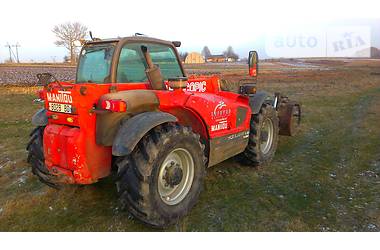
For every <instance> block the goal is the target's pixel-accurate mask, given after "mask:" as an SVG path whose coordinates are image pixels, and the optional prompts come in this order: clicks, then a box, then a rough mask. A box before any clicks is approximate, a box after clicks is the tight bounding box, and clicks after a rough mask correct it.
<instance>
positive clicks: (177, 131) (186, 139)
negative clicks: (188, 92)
mask: <svg viewBox="0 0 380 250" xmlns="http://www.w3.org/2000/svg"><path fill="white" fill-rule="evenodd" d="M175 149H186V150H187V151H188V152H189V153H190V154H191V157H192V159H193V163H194V171H193V172H194V175H193V176H194V177H193V180H192V183H191V184H190V185H191V187H190V189H189V191H188V193H187V194H186V196H184V198H183V200H181V201H180V202H179V203H178V204H175V205H168V204H166V203H165V202H164V201H163V199H162V198H161V197H160V194H159V191H158V189H159V188H158V185H159V184H158V181H159V171H160V168H163V166H162V165H161V164H163V162H164V161H165V159H166V157H167V156H168V155H169V154H170V153H171V152H173V151H174V150H175ZM205 162H206V157H205V156H204V145H203V144H201V143H200V137H199V135H198V134H195V133H194V132H192V131H191V129H190V128H188V127H182V126H179V125H176V124H165V125H160V126H158V127H156V128H154V129H153V130H152V131H150V132H149V133H148V134H147V135H145V136H144V137H143V139H142V140H141V141H140V142H139V143H138V145H137V146H136V148H135V149H134V151H133V152H132V153H131V154H130V155H127V156H123V157H118V159H117V160H116V165H117V167H118V173H117V180H116V187H117V191H118V193H119V200H120V203H121V205H122V208H124V209H125V208H126V209H127V210H128V211H129V212H130V213H131V214H132V215H133V216H134V217H136V218H137V219H139V220H141V221H142V222H144V223H146V224H148V225H150V226H153V227H157V228H165V227H167V226H170V225H173V224H175V223H176V222H178V221H179V219H181V218H182V217H183V216H185V215H186V214H187V213H188V212H189V211H190V209H191V208H192V207H193V206H194V205H195V203H196V202H197V200H198V197H199V194H200V192H201V189H202V187H203V180H204V176H205Z"/></svg>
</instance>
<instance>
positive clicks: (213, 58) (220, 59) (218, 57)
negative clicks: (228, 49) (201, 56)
mask: <svg viewBox="0 0 380 250" xmlns="http://www.w3.org/2000/svg"><path fill="white" fill-rule="evenodd" d="M206 61H207V62H211V63H224V62H226V61H227V58H226V57H225V56H224V55H211V56H209V57H207V60H206Z"/></svg>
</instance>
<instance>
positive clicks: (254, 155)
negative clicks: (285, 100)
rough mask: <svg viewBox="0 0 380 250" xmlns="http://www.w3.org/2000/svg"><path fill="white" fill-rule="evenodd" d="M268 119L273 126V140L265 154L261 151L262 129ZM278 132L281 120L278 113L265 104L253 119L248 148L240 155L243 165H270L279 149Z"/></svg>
mask: <svg viewBox="0 0 380 250" xmlns="http://www.w3.org/2000/svg"><path fill="white" fill-rule="evenodd" d="M266 119H269V120H270V121H271V122H272V124H273V139H272V143H271V145H270V147H269V146H268V149H267V151H265V152H263V150H262V149H261V142H262V140H263V136H262V135H263V134H262V127H263V123H264V121H265V120H266ZM278 132H279V119H278V116H277V111H276V110H275V109H274V108H273V106H272V105H270V104H269V103H264V104H263V105H262V106H261V108H260V112H259V113H258V114H255V115H252V117H251V123H250V133H249V142H248V146H247V148H246V149H245V151H244V152H243V153H242V154H241V155H240V156H241V157H240V159H241V160H242V161H243V163H244V164H248V165H251V166H265V165H268V164H269V163H270V162H271V161H272V159H273V157H274V154H275V152H276V149H277V144H278V137H279V135H278ZM268 145H269V144H268Z"/></svg>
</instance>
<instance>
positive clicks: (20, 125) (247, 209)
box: [0, 61, 380, 231]
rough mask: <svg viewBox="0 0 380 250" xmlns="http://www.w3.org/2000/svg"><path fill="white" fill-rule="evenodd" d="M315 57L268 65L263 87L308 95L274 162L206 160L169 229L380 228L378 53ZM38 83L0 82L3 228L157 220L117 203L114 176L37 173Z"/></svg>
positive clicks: (101, 227) (115, 227)
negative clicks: (193, 197)
mask: <svg viewBox="0 0 380 250" xmlns="http://www.w3.org/2000/svg"><path fill="white" fill-rule="evenodd" d="M313 63H314V64H315V65H316V67H315V68H313V69H310V68H308V67H304V68H302V67H301V68H297V67H290V66H289V65H284V64H278V65H272V64H267V65H264V66H263V67H262V68H261V75H260V78H259V84H258V88H259V89H265V90H269V91H279V92H281V93H284V94H287V95H288V96H289V97H291V98H292V99H296V100H299V101H300V102H301V103H302V105H303V111H304V119H303V124H302V126H301V131H300V133H299V134H298V135H297V136H296V137H292V138H287V137H281V138H280V144H279V148H278V151H277V153H276V156H275V158H274V161H273V162H272V164H271V165H270V166H268V167H265V168H251V167H249V166H243V165H240V164H239V163H237V161H235V160H234V159H230V160H227V161H225V162H223V163H221V164H218V165H217V166H215V167H213V168H210V169H208V174H207V178H206V181H205V188H204V191H203V193H202V194H201V197H200V200H199V202H198V203H197V205H196V206H195V208H194V209H193V210H192V211H191V212H190V214H189V216H187V217H186V218H185V219H184V220H183V221H181V223H179V224H178V225H176V226H173V227H171V228H169V229H168V230H169V231H380V75H379V74H378V73H379V72H380V62H379V61H368V62H366V61H361V62H355V61H352V62H347V63H343V64H342V63H334V62H332V63H331V62H329V63H326V62H324V61H320V62H318V61H316V62H313ZM222 73H223V72H222ZM244 73H245V72H244V70H243V69H241V68H238V67H237V68H236V69H234V70H228V71H227V72H225V77H226V78H231V79H237V78H239V77H240V76H241V75H243V74H244ZM35 90H36V89H35V88H26V87H0V107H1V113H0V114H1V115H0V131H1V133H0V231H150V230H152V229H150V228H148V227H146V226H144V225H142V224H141V223H140V222H138V221H136V220H134V219H133V218H132V217H131V216H129V215H128V213H127V212H125V211H120V209H119V208H118V204H117V202H116V198H117V196H116V192H115V188H114V184H113V183H112V180H111V179H105V180H103V181H101V182H99V183H97V184H94V185H91V186H70V187H66V188H64V189H63V190H60V191H55V190H52V189H50V188H48V187H46V186H44V185H43V184H41V183H39V181H38V180H37V178H36V177H35V176H33V174H32V173H31V171H30V168H29V167H28V165H27V163H26V151H25V145H26V143H27V141H28V135H29V132H30V131H31V129H32V125H31V123H30V119H31V116H32V115H33V113H34V112H35V111H36V110H37V109H38V108H40V106H39V105H35V104H32V100H33V99H34V98H35V94H34V92H35Z"/></svg>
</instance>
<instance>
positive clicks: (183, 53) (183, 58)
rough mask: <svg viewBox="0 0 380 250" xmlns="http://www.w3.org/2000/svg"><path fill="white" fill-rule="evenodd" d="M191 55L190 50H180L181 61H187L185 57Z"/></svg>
mask: <svg viewBox="0 0 380 250" xmlns="http://www.w3.org/2000/svg"><path fill="white" fill-rule="evenodd" d="M188 55H189V53H188V52H186V51H185V52H180V53H179V57H180V58H181V61H183V62H184V61H185V59H186V57H187V56H188Z"/></svg>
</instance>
